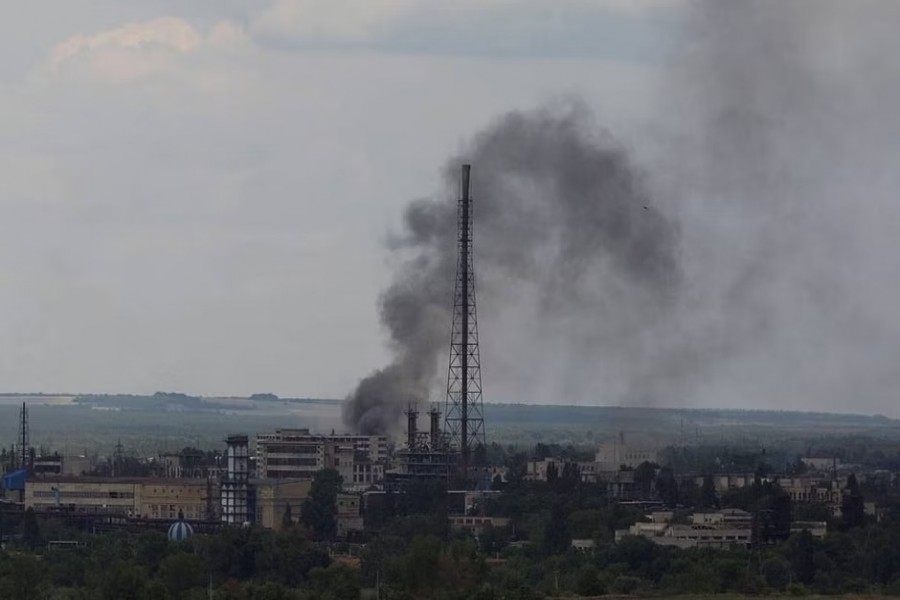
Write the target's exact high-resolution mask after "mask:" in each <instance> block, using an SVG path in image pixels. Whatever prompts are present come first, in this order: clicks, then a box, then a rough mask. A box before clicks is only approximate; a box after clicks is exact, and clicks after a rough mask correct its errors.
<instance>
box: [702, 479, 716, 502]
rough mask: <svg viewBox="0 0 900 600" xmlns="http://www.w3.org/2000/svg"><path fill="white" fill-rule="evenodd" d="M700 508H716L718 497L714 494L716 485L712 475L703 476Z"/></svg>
mask: <svg viewBox="0 0 900 600" xmlns="http://www.w3.org/2000/svg"><path fill="white" fill-rule="evenodd" d="M700 506H701V507H702V508H718V507H719V497H718V495H717V494H716V484H715V483H714V482H713V477H712V475H704V476H703V485H702V486H701V487H700Z"/></svg>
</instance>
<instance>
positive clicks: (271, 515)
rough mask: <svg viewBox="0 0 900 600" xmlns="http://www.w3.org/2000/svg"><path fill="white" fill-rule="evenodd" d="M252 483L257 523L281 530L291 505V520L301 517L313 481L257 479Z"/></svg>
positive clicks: (295, 520)
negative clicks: (302, 507) (254, 491)
mask: <svg viewBox="0 0 900 600" xmlns="http://www.w3.org/2000/svg"><path fill="white" fill-rule="evenodd" d="M250 485H251V486H252V487H253V488H254V489H255V490H256V523H257V524H259V525H261V526H263V527H265V528H267V529H275V530H276V531H277V530H280V529H281V528H282V527H283V526H284V515H285V513H286V512H287V507H288V506H290V507H291V520H292V521H294V522H297V521H299V519H300V509H301V506H302V505H303V501H304V500H306V497H307V496H308V495H309V490H310V488H311V487H312V481H311V480H309V479H283V478H282V479H255V480H253V481H251V483H250Z"/></svg>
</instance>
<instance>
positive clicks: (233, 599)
mask: <svg viewBox="0 0 900 600" xmlns="http://www.w3.org/2000/svg"><path fill="white" fill-rule="evenodd" d="M17 533H18V534H17V535H16V536H14V537H13V539H12V540H10V541H9V542H8V543H7V545H6V549H5V551H3V552H2V553H0V598H6V599H9V600H26V599H27V600H43V599H48V600H50V599H53V600H63V599H66V600H207V599H208V598H209V597H210V594H211V595H212V598H214V599H216V600H319V599H321V600H351V599H352V600H356V599H357V598H358V597H359V589H360V588H359V576H358V571H357V569H354V568H351V567H348V566H345V565H341V564H336V563H333V562H332V560H331V559H330V558H329V555H328V553H327V552H326V551H325V550H323V549H322V548H321V547H320V546H319V545H318V544H316V543H315V542H313V541H312V540H311V539H309V538H308V537H307V536H306V535H305V534H304V533H303V532H302V531H300V530H299V529H298V528H296V527H292V528H288V529H287V530H285V531H282V532H277V533H276V532H271V531H266V530H260V529H251V528H242V529H226V530H223V531H221V532H219V533H217V534H214V535H198V536H195V537H193V538H191V539H189V540H187V541H186V542H181V543H172V542H169V540H168V539H167V538H166V536H165V534H164V533H162V532H157V531H145V532H142V533H126V532H113V533H107V534H104V535H89V534H85V533H81V532H77V531H73V530H69V529H67V528H66V527H64V526H63V525H61V524H60V523H58V522H55V521H53V520H43V519H41V518H40V517H36V516H35V515H34V514H33V513H26V515H25V517H24V518H23V519H22V523H21V524H19V526H18V527H17ZM50 539H68V540H72V541H74V542H76V543H77V545H72V546H66V547H58V546H54V547H48V544H47V541H48V540H50Z"/></svg>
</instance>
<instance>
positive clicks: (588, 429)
mask: <svg viewBox="0 0 900 600" xmlns="http://www.w3.org/2000/svg"><path fill="white" fill-rule="evenodd" d="M189 400H190V401H185V402H182V403H177V402H175V403H172V402H162V401H160V400H159V399H158V398H156V397H153V396H109V397H105V396H82V397H80V398H79V401H76V397H75V396H72V395H64V394H57V395H2V396H0V443H2V444H4V445H5V446H6V447H9V445H10V444H12V443H13V441H14V440H15V437H16V434H17V430H18V411H19V407H20V406H21V403H22V402H25V403H26V404H27V405H28V407H29V417H30V424H31V440H32V443H33V444H34V445H36V446H42V445H43V446H44V447H47V448H52V449H55V450H59V451H61V452H65V453H80V452H83V451H84V449H90V450H92V451H100V452H101V453H102V452H106V451H109V450H111V449H112V447H113V446H114V445H115V444H116V442H117V441H119V440H121V442H122V444H123V445H124V446H125V447H126V448H129V449H131V450H132V451H134V452H137V453H139V454H141V455H152V454H155V453H156V452H158V451H161V450H175V449H180V448H183V447H184V446H186V445H192V446H198V447H202V448H215V447H220V446H221V443H222V440H223V439H224V437H225V436H227V435H228V434H230V433H246V434H249V435H251V436H253V435H254V434H256V433H257V432H261V431H271V430H273V429H276V428H280V427H308V428H310V429H311V430H313V431H331V430H332V429H334V430H343V429H346V427H345V426H344V425H343V423H342V422H341V410H340V406H341V405H340V401H338V400H327V399H326V400H321V399H278V400H251V399H247V398H202V399H194V398H189ZM485 419H486V423H487V431H488V438H489V441H496V442H499V443H501V444H515V445H533V444H534V443H535V442H536V441H543V442H545V443H550V442H553V443H560V444H573V445H576V446H593V445H596V444H597V443H599V442H601V441H603V440H605V439H609V438H610V437H612V436H616V435H618V434H619V433H620V432H624V433H625V434H626V435H627V436H629V438H630V439H633V440H634V439H640V440H642V441H644V442H653V443H654V444H657V445H669V444H674V445H693V444H697V443H705V444H717V443H729V444H744V445H763V444H769V443H774V442H778V443H785V442H788V443H790V442H796V444H797V446H798V448H800V447H801V446H802V444H803V443H804V440H809V439H818V438H823V437H841V438H843V439H854V438H859V437H865V438H877V439H880V440H886V441H894V440H896V441H897V442H898V443H900V421H897V420H893V419H888V418H886V417H882V416H863V415H839V414H827V413H800V412H775V411H737V410H691V409H668V408H640V407H584V406H549V405H510V404H486V405H485ZM397 433H399V431H398V432H397ZM798 451H799V450H798Z"/></svg>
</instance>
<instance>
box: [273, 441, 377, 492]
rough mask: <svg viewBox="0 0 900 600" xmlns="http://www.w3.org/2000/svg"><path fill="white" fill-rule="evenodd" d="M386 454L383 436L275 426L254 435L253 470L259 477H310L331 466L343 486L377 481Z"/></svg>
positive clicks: (365, 485) (367, 484)
mask: <svg viewBox="0 0 900 600" xmlns="http://www.w3.org/2000/svg"><path fill="white" fill-rule="evenodd" d="M387 457H388V439H387V436H366V435H351V434H331V435H318V434H313V433H310V431H309V429H279V430H277V431H275V432H274V433H262V434H259V435H257V437H256V458H257V460H256V471H257V472H256V474H257V477H259V478H260V479H312V478H313V477H314V476H315V474H316V473H317V472H318V471H321V470H322V469H335V470H337V471H338V473H340V474H341V477H343V479H344V484H345V486H347V487H353V486H356V487H363V488H365V487H369V486H371V485H375V484H377V483H379V482H380V480H381V479H382V478H383V475H384V465H385V463H386V462H387Z"/></svg>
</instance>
